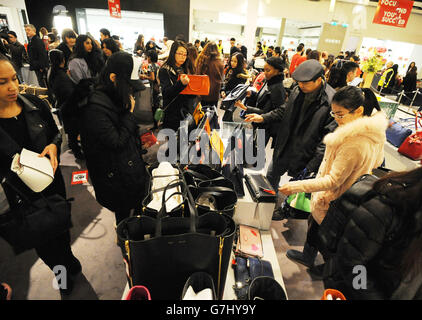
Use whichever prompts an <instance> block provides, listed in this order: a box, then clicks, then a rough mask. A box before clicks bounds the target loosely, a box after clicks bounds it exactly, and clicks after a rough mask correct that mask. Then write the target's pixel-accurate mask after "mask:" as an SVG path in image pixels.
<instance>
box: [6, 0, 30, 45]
mask: <svg viewBox="0 0 422 320" xmlns="http://www.w3.org/2000/svg"><path fill="white" fill-rule="evenodd" d="M22 9H24V10H25V11H26V5H25V0H0V13H2V14H6V15H7V20H8V23H9V29H10V30H13V31H15V32H16V34H17V36H18V40H19V42H21V43H24V42H25V40H26V34H25V30H24V28H23V21H22V19H21V16H20V11H21V10H22ZM27 16H28V14H27Z"/></svg>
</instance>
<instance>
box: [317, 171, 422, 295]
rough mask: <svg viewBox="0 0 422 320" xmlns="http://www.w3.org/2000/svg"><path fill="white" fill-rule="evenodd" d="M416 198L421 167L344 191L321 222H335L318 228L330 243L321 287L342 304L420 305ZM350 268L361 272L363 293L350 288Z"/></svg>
mask: <svg viewBox="0 0 422 320" xmlns="http://www.w3.org/2000/svg"><path fill="white" fill-rule="evenodd" d="M421 193H422V168H421V167H419V168H416V169H413V170H410V171H404V172H394V173H390V174H388V175H385V176H384V177H382V178H380V179H379V180H376V181H375V182H373V181H372V182H371V183H369V181H367V179H365V177H362V179H359V180H358V181H357V182H356V183H355V184H354V185H353V186H352V187H351V188H350V189H349V190H348V191H346V192H345V193H344V194H343V195H342V196H341V197H340V198H339V199H338V200H337V201H336V205H335V206H331V207H330V209H329V210H328V212H327V216H326V218H325V219H327V223H328V222H334V219H335V221H339V223H336V224H332V223H331V224H327V225H325V226H323V225H321V229H323V230H321V234H322V235H323V236H327V235H328V234H329V238H330V239H333V240H332V241H331V244H332V243H335V244H336V245H335V246H333V250H332V254H331V255H330V258H329V259H327V260H328V261H326V262H325V266H324V286H325V287H326V288H333V289H337V290H340V291H341V292H342V293H343V294H344V295H345V296H346V297H347V299H348V300H381V299H382V300H421V299H422V274H421V272H420V267H421V265H422V255H421V247H422V224H421V222H422V202H421V199H422V198H421V196H420V195H421ZM331 218H333V219H331ZM323 223H324V222H323ZM323 227H324V228H323ZM355 266H361V268H362V267H363V268H365V271H366V272H365V275H366V281H365V288H364V289H363V290H362V289H360V288H359V286H358V287H357V288H356V286H355V287H354V286H353V284H354V283H355V282H354V277H356V273H355V272H354V271H353V270H354V268H355Z"/></svg>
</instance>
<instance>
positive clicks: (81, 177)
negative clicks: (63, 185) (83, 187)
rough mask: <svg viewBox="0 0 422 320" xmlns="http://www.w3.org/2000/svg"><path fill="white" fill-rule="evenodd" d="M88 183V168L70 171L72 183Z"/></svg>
mask: <svg viewBox="0 0 422 320" xmlns="http://www.w3.org/2000/svg"><path fill="white" fill-rule="evenodd" d="M83 183H88V170H85V171H76V172H73V173H72V182H71V184H72V185H75V184H83Z"/></svg>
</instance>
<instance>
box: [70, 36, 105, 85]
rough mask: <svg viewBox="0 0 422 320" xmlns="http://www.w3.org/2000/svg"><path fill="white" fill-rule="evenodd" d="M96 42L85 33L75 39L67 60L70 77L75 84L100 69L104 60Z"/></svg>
mask: <svg viewBox="0 0 422 320" xmlns="http://www.w3.org/2000/svg"><path fill="white" fill-rule="evenodd" d="M97 50H98V48H96V44H95V42H94V41H92V39H91V38H89V37H88V36H87V35H86V34H81V35H79V36H78V38H77V39H76V44H75V49H74V51H73V53H72V56H71V57H70V61H69V73H70V78H71V79H72V81H73V82H74V83H75V84H78V83H79V81H81V80H82V79H89V78H94V77H95V76H97V75H98V73H99V72H100V71H101V69H102V67H103V65H104V61H103V60H102V57H101V55H100V54H99V53H98V51H97Z"/></svg>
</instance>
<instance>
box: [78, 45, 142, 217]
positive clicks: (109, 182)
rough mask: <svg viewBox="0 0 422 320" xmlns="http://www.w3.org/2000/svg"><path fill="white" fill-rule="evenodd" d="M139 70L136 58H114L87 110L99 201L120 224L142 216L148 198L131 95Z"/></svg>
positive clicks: (89, 157)
mask: <svg viewBox="0 0 422 320" xmlns="http://www.w3.org/2000/svg"><path fill="white" fill-rule="evenodd" d="M133 68H134V61H133V58H132V56H131V55H130V54H128V53H126V52H116V53H114V54H112V55H111V57H110V58H109V59H108V60H107V64H106V65H105V68H104V69H103V71H102V73H101V75H100V77H99V83H98V85H97V86H96V88H95V90H94V92H93V93H92V94H91V95H90V97H89V100H88V103H87V104H86V105H85V106H83V107H82V111H81V113H82V114H81V142H82V148H83V152H84V155H85V158H86V165H87V168H88V173H89V176H90V178H91V181H92V185H93V186H94V190H95V197H96V199H97V201H98V203H100V204H101V205H102V206H104V207H106V208H107V209H109V210H110V211H112V212H114V213H115V218H116V224H119V223H120V222H121V221H122V220H123V219H125V218H127V217H129V215H130V213H131V211H132V210H135V213H139V212H140V208H141V202H142V199H143V198H144V197H145V195H146V194H145V191H146V189H145V188H146V187H145V184H146V171H145V164H144V162H143V160H142V156H141V145H140V139H139V134H138V127H137V125H136V120H135V118H134V116H133V114H132V112H133V108H134V106H135V102H134V99H133V97H132V95H131V92H133V91H136V90H139V88H140V86H141V85H140V84H139V83H138V82H139V81H140V80H139V79H138V80H137V81H136V80H135V82H131V80H130V78H131V74H132V71H133V70H132V69H133ZM142 87H143V85H142ZM93 119H95V121H93Z"/></svg>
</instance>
